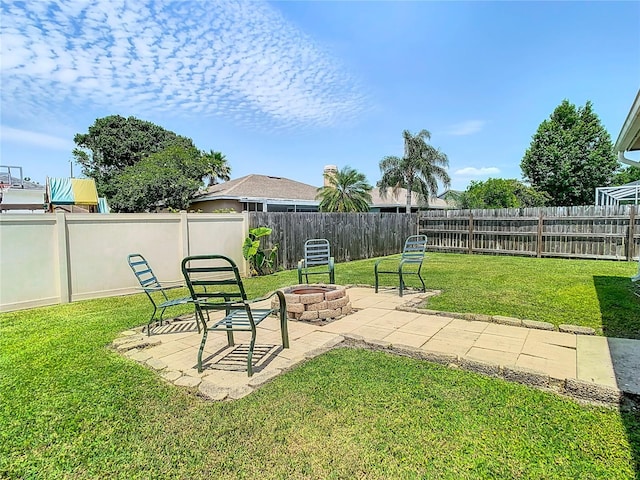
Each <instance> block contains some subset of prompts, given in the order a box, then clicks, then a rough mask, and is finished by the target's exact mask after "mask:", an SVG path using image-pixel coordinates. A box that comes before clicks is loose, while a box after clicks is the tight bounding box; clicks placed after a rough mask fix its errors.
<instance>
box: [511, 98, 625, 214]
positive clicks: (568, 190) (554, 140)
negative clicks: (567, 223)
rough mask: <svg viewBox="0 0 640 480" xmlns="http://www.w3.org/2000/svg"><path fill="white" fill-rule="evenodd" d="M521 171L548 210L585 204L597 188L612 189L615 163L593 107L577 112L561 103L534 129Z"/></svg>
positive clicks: (567, 104)
mask: <svg viewBox="0 0 640 480" xmlns="http://www.w3.org/2000/svg"><path fill="white" fill-rule="evenodd" d="M520 167H521V168H522V172H523V176H524V178H525V180H527V181H528V182H529V183H531V186H532V187H534V188H535V189H536V190H538V191H544V192H547V193H548V194H549V196H550V198H551V204H552V205H561V206H566V205H588V204H591V203H593V194H594V190H595V188H596V187H602V186H606V185H609V184H610V181H611V178H612V176H613V173H614V172H615V170H616V169H617V168H618V162H617V160H616V156H615V154H614V152H613V145H612V144H611V138H610V136H609V133H608V132H607V131H606V130H605V129H604V127H603V126H602V125H601V124H600V119H599V118H598V116H597V115H596V114H595V113H594V112H593V109H592V105H591V102H589V101H587V103H586V105H585V106H584V107H580V108H576V106H575V105H573V104H571V103H569V101H567V100H563V101H562V103H561V104H560V105H559V106H558V107H556V109H555V110H554V112H553V113H552V114H551V117H550V118H549V119H548V120H544V121H543V122H542V123H541V124H540V126H539V127H538V131H537V132H536V133H535V135H534V136H533V139H532V141H531V145H530V147H529V149H527V151H526V152H525V155H524V158H523V159H522V162H521V163H520Z"/></svg>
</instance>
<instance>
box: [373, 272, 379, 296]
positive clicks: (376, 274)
mask: <svg viewBox="0 0 640 480" xmlns="http://www.w3.org/2000/svg"><path fill="white" fill-rule="evenodd" d="M373 273H374V274H375V277H376V290H375V293H378V266H377V265H376V266H375V267H373Z"/></svg>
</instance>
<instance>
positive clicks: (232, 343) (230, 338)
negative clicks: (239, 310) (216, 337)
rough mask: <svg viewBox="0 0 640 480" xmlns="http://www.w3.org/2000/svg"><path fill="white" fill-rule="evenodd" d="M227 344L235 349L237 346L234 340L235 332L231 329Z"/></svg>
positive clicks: (228, 332) (228, 331)
mask: <svg viewBox="0 0 640 480" xmlns="http://www.w3.org/2000/svg"><path fill="white" fill-rule="evenodd" d="M227 344H228V345H229V346H230V347H233V346H234V345H235V342H234V340H233V330H230V329H228V330H227Z"/></svg>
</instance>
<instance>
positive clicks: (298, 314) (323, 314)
mask: <svg viewBox="0 0 640 480" xmlns="http://www.w3.org/2000/svg"><path fill="white" fill-rule="evenodd" d="M281 291H282V293H284V296H285V298H286V300H287V316H288V317H289V318H290V319H292V320H301V321H306V322H312V323H317V322H328V321H331V320H335V319H337V318H341V317H343V316H344V315H348V314H350V313H351V312H352V311H353V307H352V306H351V302H350V300H349V296H348V295H347V289H346V288H345V287H342V286H340V285H331V284H329V285H324V284H322V285H313V284H312V285H294V286H292V287H286V288H283V289H281ZM276 303H277V300H275V299H274V305H273V306H274V307H275V306H276Z"/></svg>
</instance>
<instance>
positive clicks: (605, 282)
mask: <svg viewBox="0 0 640 480" xmlns="http://www.w3.org/2000/svg"><path fill="white" fill-rule="evenodd" d="M593 284H594V286H595V288H596V293H597V295H598V302H599V304H600V314H601V316H602V331H603V334H604V335H605V336H607V337H608V338H607V343H608V345H609V353H610V355H611V363H612V364H613V370H614V372H615V376H616V382H617V384H618V388H619V389H620V390H624V391H625V392H634V393H635V395H633V397H634V400H635V404H636V405H640V376H639V375H638V372H640V342H638V340H639V339H640V297H638V296H637V295H635V293H634V286H633V285H632V283H631V281H630V280H629V278H628V277H605V276H594V277H593ZM634 339H635V340H634ZM620 414H621V418H622V421H623V423H624V425H625V428H626V430H627V437H628V439H629V444H630V446H631V454H632V455H633V462H634V465H635V470H636V477H637V478H640V410H639V409H638V407H636V408H635V409H630V410H629V409H624V410H623V411H621V412H620Z"/></svg>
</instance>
